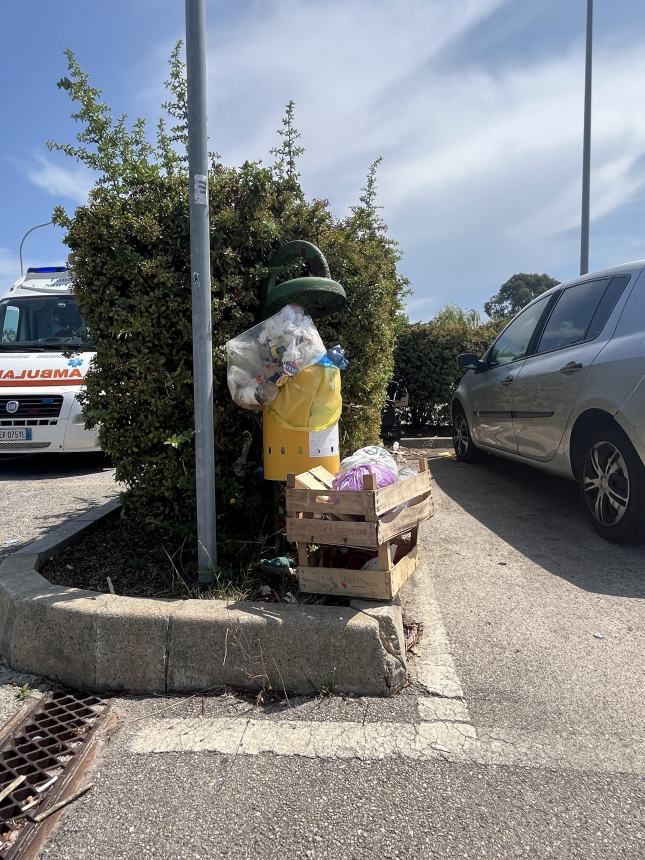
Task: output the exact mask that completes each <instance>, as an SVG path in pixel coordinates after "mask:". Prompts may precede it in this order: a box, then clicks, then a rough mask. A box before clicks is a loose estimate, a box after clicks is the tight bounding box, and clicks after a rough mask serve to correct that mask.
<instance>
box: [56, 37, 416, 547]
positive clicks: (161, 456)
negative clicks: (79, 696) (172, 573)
mask: <svg viewBox="0 0 645 860" xmlns="http://www.w3.org/2000/svg"><path fill="white" fill-rule="evenodd" d="M68 64H69V76H68V77H67V78H64V79H63V81H61V84H60V86H61V87H62V88H63V89H65V90H66V91H67V92H68V93H69V94H70V96H71V98H72V100H73V101H74V103H75V104H77V105H79V108H78V110H77V111H76V113H75V114H74V116H75V117H76V119H78V120H79V122H80V124H81V130H80V131H79V133H78V135H77V141H78V145H67V144H64V145H62V144H56V143H52V144H51V146H52V148H55V149H59V150H62V151H64V152H66V153H68V154H69V155H70V156H72V157H74V158H76V159H78V160H80V161H82V162H83V163H85V164H87V165H88V166H90V167H92V168H93V169H94V170H96V171H97V182H96V185H95V186H94V188H93V190H92V191H91V193H90V198H89V201H88V203H87V205H84V206H80V207H79V208H78V209H77V210H76V212H75V213H74V215H73V216H71V217H70V216H68V215H66V214H65V212H64V211H63V210H61V209H57V210H56V212H55V219H56V222H57V223H58V224H60V225H62V226H63V227H65V228H66V238H65V241H66V243H67V245H68V246H69V248H70V250H71V256H70V264H71V267H72V275H73V282H74V291H75V293H76V295H77V296H78V298H79V301H80V303H81V306H82V308H83V312H84V314H85V317H86V318H87V321H88V324H89V326H90V329H91V331H92V333H93V335H94V337H95V339H96V344H97V356H96V360H95V362H94V364H93V367H92V369H91V370H90V371H89V373H88V374H87V377H86V380H87V384H86V388H85V391H84V394H83V395H82V397H83V405H84V412H85V416H86V420H87V421H88V424H89V425H90V426H96V425H99V426H100V433H101V444H102V446H103V448H104V450H105V451H106V452H108V453H109V455H110V456H111V459H112V461H113V462H114V464H115V466H116V473H117V479H118V480H120V481H123V482H124V483H125V485H126V487H127V488H128V492H127V495H126V502H127V504H128V506H129V508H130V509H131V510H136V511H138V512H140V513H143V514H144V515H145V517H146V518H147V519H148V520H149V521H153V522H156V523H158V524H161V525H162V526H163V527H164V528H165V529H167V530H169V531H172V530H174V531H175V532H177V533H178V536H179V535H183V536H185V535H186V534H189V533H191V531H192V529H193V528H194V447H193V389H192V339H191V289H190V251H189V248H190V245H189V217H188V179H187V170H186V160H185V154H184V146H185V142H186V94H185V92H186V91H185V78H184V67H183V63H182V60H181V54H180V51H179V49H178V48H177V49H176V50H175V51H174V52H173V54H172V57H171V63H170V76H169V81H168V82H167V89H168V93H169V96H168V101H166V103H165V105H164V106H165V110H166V112H167V114H168V116H169V117H170V121H169V123H168V124H167V123H166V122H165V121H160V123H159V124H158V126H157V135H156V144H154V145H153V144H150V143H147V142H146V139H145V135H144V124H143V122H142V121H141V120H137V121H136V122H135V123H134V124H133V125H132V126H131V127H128V123H127V117H125V116H123V117H121V118H119V119H118V120H114V119H113V118H112V114H111V111H110V110H109V108H108V107H107V106H106V105H105V104H104V103H102V102H101V100H100V92H99V91H98V90H96V89H94V88H93V87H91V86H90V84H89V81H88V79H87V76H86V75H85V74H84V73H83V72H82V71H81V69H80V68H79V66H78V63H77V62H76V60H75V58H74V56H73V54H71V53H68ZM281 134H282V143H281V146H280V147H279V149H278V152H277V153H276V154H277V155H278V162H277V163H276V164H275V165H273V166H271V167H263V166H262V164H261V163H260V162H255V163H252V162H246V163H244V164H243V165H242V166H241V167H239V168H230V167H226V166H224V165H222V164H220V163H216V162H215V161H214V163H213V165H212V170H211V174H210V177H209V182H210V202H211V207H210V209H211V226H210V230H211V232H210V236H211V271H212V283H211V290H212V310H213V350H214V353H213V362H214V396H215V427H216V432H215V436H216V459H217V488H218V500H217V503H218V529H219V535H220V541H221V544H222V548H223V550H224V552H223V558H226V556H227V554H228V557H229V558H231V557H233V556H235V555H236V554H237V553H238V550H239V546H240V539H241V538H242V539H244V540H245V541H252V540H254V539H257V540H258V541H259V542H260V544H261V540H262V535H263V534H266V531H267V529H266V528H264V526H265V525H266V524H267V523H268V522H270V516H269V513H270V512H269V511H267V509H266V505H265V504H264V502H263V496H262V493H263V492H264V484H263V482H262V481H261V480H259V479H258V477H257V475H256V474H255V468H256V467H257V466H258V465H259V460H260V451H261V444H260V442H261V426H260V422H259V420H258V417H257V415H256V414H255V413H250V412H245V411H243V410H241V409H239V408H238V407H237V406H235V405H234V404H233V402H232V400H231V398H230V395H229V392H228V388H227V385H226V352H225V343H226V341H227V340H228V339H230V338H232V337H234V336H235V335H237V334H239V333H240V332H242V331H244V330H246V329H247V328H249V327H250V326H252V325H254V324H255V323H256V322H258V320H259V297H260V285H261V283H262V280H263V278H264V277H265V275H266V272H267V269H266V265H267V263H268V261H269V260H270V258H271V256H272V255H273V254H274V252H275V251H276V250H277V248H278V247H279V246H280V245H281V244H282V243H284V242H286V241H289V240H291V239H295V238H299V239H306V240H309V241H311V242H314V243H315V244H317V245H319V246H320V247H321V249H322V250H323V252H324V253H325V254H326V256H327V259H328V261H329V265H330V268H331V271H332V274H333V277H334V278H336V279H337V280H339V281H340V282H341V283H342V284H343V286H344V287H345V289H346V292H347V296H348V309H347V310H346V311H343V312H342V313H339V314H338V315H337V316H336V317H334V318H330V319H328V320H325V321H324V323H323V324H322V325H321V326H320V330H321V334H322V336H323V338H324V340H325V342H326V343H327V344H328V345H330V346H331V345H333V344H335V343H341V344H342V345H343V346H344V347H345V348H346V350H347V353H348V357H349V359H350V366H349V368H348V370H347V371H346V372H345V373H344V375H343V395H344V401H345V406H344V410H343V416H342V419H341V439H342V444H343V445H344V449H345V450H346V451H349V450H351V449H353V448H354V447H357V446H359V445H362V444H366V443H368V442H375V441H376V440H377V439H378V436H379V430H380V409H381V405H382V403H383V401H384V398H385V391H386V386H387V383H388V382H389V380H390V378H391V375H392V367H393V350H394V339H395V329H396V322H395V321H396V320H398V318H399V314H400V309H401V303H400V299H401V295H402V294H403V292H404V289H405V281H404V280H403V279H401V278H400V277H399V276H398V274H397V271H396V264H397V261H398V259H399V253H398V249H397V246H396V243H395V242H393V241H392V240H391V239H389V238H388V237H387V234H386V228H385V225H384V224H382V222H381V221H380V219H378V218H377V217H376V207H375V203H374V198H375V177H374V171H375V166H374V165H373V168H372V169H371V170H370V174H369V176H368V185H367V189H364V191H365V194H364V195H363V197H362V198H361V200H360V202H359V204H358V205H357V206H356V207H354V209H353V210H352V211H351V212H350V214H349V215H348V216H347V217H346V218H344V219H336V218H334V217H333V215H332V214H331V212H330V209H329V205H328V203H327V201H325V200H311V201H308V200H306V199H305V197H304V194H303V192H302V190H301V188H300V185H299V183H298V178H297V177H298V174H297V169H296V159H297V157H298V155H299V154H300V152H301V151H302V150H301V147H298V146H296V141H297V139H298V137H299V133H298V132H297V131H296V130H295V128H294V125H293V103H291V102H290V103H289V105H288V107H287V113H286V116H285V119H284V120H283V130H282V132H281ZM215 158H216V156H214V155H213V159H215ZM245 430H249V431H251V433H252V434H253V438H254V444H253V448H252V451H251V455H250V456H249V468H248V470H247V472H246V473H245V474H244V475H243V476H242V477H238V476H236V475H235V474H234V473H233V470H232V464H233V463H234V462H235V460H236V459H237V458H238V457H239V455H240V453H241V447H242V440H243V434H244V431H245ZM254 452H255V453H254ZM190 544H191V542H190V541H189V542H188V545H190ZM227 550H229V552H228V553H227Z"/></svg>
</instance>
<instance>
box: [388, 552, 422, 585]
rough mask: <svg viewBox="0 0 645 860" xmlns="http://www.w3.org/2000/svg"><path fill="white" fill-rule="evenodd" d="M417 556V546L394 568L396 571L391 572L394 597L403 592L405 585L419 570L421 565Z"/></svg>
mask: <svg viewBox="0 0 645 860" xmlns="http://www.w3.org/2000/svg"><path fill="white" fill-rule="evenodd" d="M417 554H418V548H417V547H416V546H415V547H413V548H412V549H411V550H410V552H409V553H408V554H407V555H406V556H405V557H404V558H402V559H401V561H400V562H399V563H398V564H396V565H395V566H394V569H393V570H392V571H391V572H390V576H391V583H390V588H391V591H392V597H396V595H397V594H398V593H399V591H400V590H401V586H402V585H403V583H404V582H407V580H408V579H409V578H410V577H411V576H412V574H413V573H414V571H415V570H416V569H417V565H418V563H419V562H418V560H417Z"/></svg>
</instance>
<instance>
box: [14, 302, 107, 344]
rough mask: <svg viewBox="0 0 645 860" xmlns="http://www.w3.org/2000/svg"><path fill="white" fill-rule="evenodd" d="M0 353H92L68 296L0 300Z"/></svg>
mask: <svg viewBox="0 0 645 860" xmlns="http://www.w3.org/2000/svg"><path fill="white" fill-rule="evenodd" d="M0 333H1V338H0V350H2V351H3V352H7V351H15V350H27V351H30V350H34V351H39V350H47V351H51V350H57V349H59V350H65V349H70V348H72V349H80V350H93V349H94V348H95V347H94V343H93V341H92V337H91V335H90V331H89V329H88V327H87V324H86V322H85V320H84V319H83V317H82V316H81V311H80V308H79V306H78V302H77V301H76V299H75V298H73V297H72V296H65V295H63V296H21V297H20V298H18V297H16V298H4V299H2V300H0Z"/></svg>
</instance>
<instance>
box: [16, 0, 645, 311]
mask: <svg viewBox="0 0 645 860" xmlns="http://www.w3.org/2000/svg"><path fill="white" fill-rule="evenodd" d="M183 7H184V4H183V2H182V0H136V2H132V0H111V2H109V3H88V2H87V0H85V2H83V0H57V2H56V3H47V2H43V0H22V2H21V3H3V4H2V11H1V13H0V21H1V22H2V30H1V33H2V37H1V38H2V43H3V44H2V51H0V74H1V75H2V78H1V79H2V81H3V82H4V86H3V98H2V110H3V114H4V120H5V121H4V123H3V129H4V134H3V136H2V141H1V142H0V188H1V189H2V203H3V205H2V207H0V293H1V292H3V290H4V288H5V287H7V286H8V285H9V283H10V282H11V281H12V280H13V279H14V277H15V276H16V275H17V273H18V245H19V242H20V238H21V236H22V234H23V233H24V231H25V230H27V229H28V228H29V227H31V226H32V225H34V224H37V223H40V222H42V221H47V220H48V219H49V217H50V215H51V211H52V208H53V206H54V205H56V204H57V203H62V204H63V205H65V207H66V208H68V209H73V207H74V206H75V205H77V204H78V203H80V202H82V201H83V200H84V199H85V197H86V195H87V190H88V188H89V186H90V184H91V178H90V177H89V176H88V175H87V173H86V171H85V170H84V169H83V168H82V167H80V166H79V165H77V164H75V163H74V162H72V161H70V160H69V159H67V158H66V157H65V156H62V155H60V154H57V153H54V154H52V153H49V152H48V151H47V149H46V146H45V142H46V140H47V139H48V138H55V139H57V140H59V141H63V142H67V141H71V140H72V139H73V135H74V133H75V127H74V124H73V122H72V121H71V119H70V118H69V117H70V103H69V101H68V99H67V96H66V95H65V94H64V93H62V92H60V91H58V90H57V89H56V81H57V80H58V79H59V78H60V77H61V76H62V75H63V74H64V73H65V60H64V57H63V53H62V52H63V50H64V48H67V47H70V48H72V49H73V50H74V51H75V53H76V55H77V56H78V58H79V60H80V63H81V65H82V67H83V68H84V69H85V70H86V71H87V72H88V73H89V74H90V76H91V79H92V83H93V84H94V85H95V86H98V87H100V88H101V89H103V91H104V94H105V97H106V100H107V101H108V103H110V104H111V105H112V107H113V109H114V111H115V113H120V112H123V111H125V112H127V113H128V114H129V115H130V116H131V117H135V116H144V117H147V118H149V119H150V120H151V121H152V122H154V120H155V118H156V116H157V115H158V106H159V103H160V102H161V100H162V99H163V91H162V82H163V81H164V79H165V77H166V69H167V58H168V55H169V52H170V49H171V47H172V45H173V44H174V42H175V40H176V39H177V38H180V37H182V35H183V29H184V19H183ZM585 9H586V2H585V0H541V2H539V3H536V2H534V0H387V2H386V0H326V2H324V3H321V2H316V0H236V2H224V0H207V23H208V31H209V32H208V44H209V132H210V137H211V145H212V147H213V148H215V149H217V150H218V151H219V152H220V153H221V154H222V156H223V159H224V161H225V162H226V163H229V164H238V163H241V161H243V160H244V159H245V158H253V159H255V158H264V159H268V158H270V156H269V155H268V151H269V149H270V148H271V146H273V145H274V143H275V129H276V128H277V127H278V125H279V123H280V119H281V116H282V112H283V108H284V104H285V103H286V102H287V101H288V100H289V99H290V98H293V99H294V100H295V102H296V116H297V125H298V127H299V128H300V130H301V132H302V135H303V143H304V145H305V147H306V153H305V155H304V156H303V157H302V159H301V170H302V174H303V176H302V182H303V185H304V187H305V189H306V191H307V193H309V194H311V195H316V196H323V197H326V198H328V199H329V200H330V202H331V205H332V207H333V209H334V211H335V212H336V213H337V214H342V213H343V212H345V211H347V208H348V207H349V206H351V205H352V203H353V202H355V200H356V197H357V195H358V194H359V193H360V187H361V185H362V184H363V180H364V177H365V173H366V171H367V168H368V166H369V164H370V162H371V161H372V160H373V159H374V158H375V157H376V156H378V155H382V156H383V159H384V160H383V164H382V167H381V169H380V174H379V188H380V203H381V204H382V205H383V207H384V209H383V216H384V218H385V220H386V221H387V223H388V224H389V225H390V230H391V233H392V235H393V236H394V237H395V238H397V239H398V240H399V242H400V243H401V248H402V251H403V255H404V256H403V260H402V263H401V271H402V272H403V273H404V274H406V275H407V276H408V277H409V278H410V279H411V286H412V288H413V290H414V293H413V295H412V296H411V297H410V299H409V302H408V308H409V313H410V316H411V317H412V318H413V319H427V318H429V317H430V316H432V314H433V313H434V312H436V311H437V310H438V309H439V308H440V307H441V306H442V305H443V304H444V303H446V302H456V303H458V304H460V305H462V306H464V307H471V306H472V307H476V308H478V309H480V308H481V307H482V306H483V303H484V301H485V300H486V299H487V298H488V297H489V296H490V295H491V294H492V293H494V292H495V291H496V290H497V288H498V286H499V285H500V284H501V283H502V282H503V281H504V280H506V278H507V277H509V276H510V275H511V274H512V273H513V272H515V271H539V272H543V271H544V272H548V273H549V274H551V275H554V276H555V277H558V278H560V279H564V278H566V277H570V276H572V275H574V274H576V273H577V266H578V259H579V216H580V170H581V149H582V99H583V75H584V26H585ZM644 42H645V4H644V3H642V0H621V2H615V0H596V2H595V40H594V52H595V53H594V102H593V110H594V114H593V144H592V226H591V267H592V269H593V268H601V267H603V266H606V265H611V264H613V263H617V262H621V261H624V260H628V259H637V258H645V51H643V47H642V46H643V43H644ZM65 253H66V251H65V247H64V246H63V245H62V242H61V232H60V231H59V230H58V229H57V228H54V227H47V228H44V229H42V230H39V231H37V232H35V233H34V234H32V236H30V237H29V238H28V239H27V242H26V244H25V260H26V262H27V264H32V265H33V264H36V263H41V264H44V263H58V262H62V261H63V260H64V257H65Z"/></svg>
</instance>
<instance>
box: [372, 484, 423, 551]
mask: <svg viewBox="0 0 645 860" xmlns="http://www.w3.org/2000/svg"><path fill="white" fill-rule="evenodd" d="M433 512H434V508H433V504H432V498H431V497H430V496H428V498H427V499H424V500H423V501H422V502H419V503H418V504H416V505H412V507H409V508H404V509H403V510H402V511H401V512H400V513H399V514H397V516H396V517H395V518H394V519H393V520H392V521H391V522H389V523H387V522H383V521H382V520H381V521H379V523H378V542H379V543H385V541H387V540H391V538H393V537H396V535H400V534H403V533H404V532H407V531H410V529H412V528H414V527H415V526H418V525H419V523H422V522H423V521H424V520H427V519H428V518H429V517H431V516H432V514H433Z"/></svg>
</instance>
